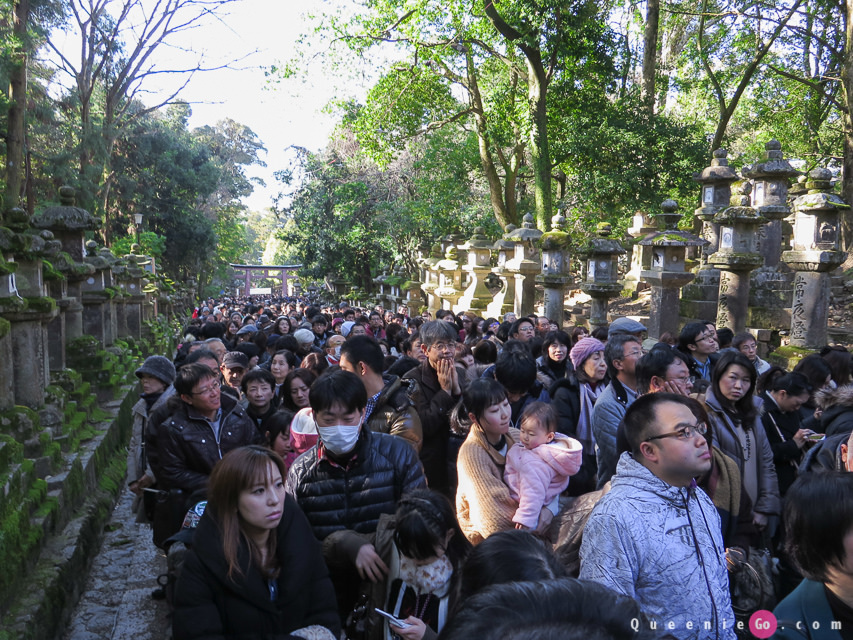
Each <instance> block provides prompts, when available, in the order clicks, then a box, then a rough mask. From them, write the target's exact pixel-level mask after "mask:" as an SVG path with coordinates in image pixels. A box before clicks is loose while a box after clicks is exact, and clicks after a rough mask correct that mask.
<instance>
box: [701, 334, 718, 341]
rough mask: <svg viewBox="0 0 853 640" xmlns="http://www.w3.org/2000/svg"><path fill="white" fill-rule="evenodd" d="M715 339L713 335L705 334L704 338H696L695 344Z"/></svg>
mask: <svg viewBox="0 0 853 640" xmlns="http://www.w3.org/2000/svg"><path fill="white" fill-rule="evenodd" d="M716 339H717V338H716V337H715V336H714V334H713V333H706V334H705V335H704V336H702V337H700V338H696V342H702V341H703V340H716Z"/></svg>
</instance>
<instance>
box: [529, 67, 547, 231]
mask: <svg viewBox="0 0 853 640" xmlns="http://www.w3.org/2000/svg"><path fill="white" fill-rule="evenodd" d="M531 58H533V59H531ZM527 69H528V72H527V87H528V101H529V103H530V116H531V119H532V124H533V126H532V127H531V128H530V157H531V159H532V164H533V197H534V199H535V202H536V226H537V227H538V228H539V229H540V230H541V231H548V230H549V229H550V222H551V215H552V213H551V205H552V196H551V150H550V147H549V145H548V111H547V107H546V103H545V98H546V95H547V92H548V78H547V76H546V73H545V69H544V67H543V66H542V61H541V59H536V56H530V55H528V56H527Z"/></svg>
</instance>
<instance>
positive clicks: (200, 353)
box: [184, 349, 219, 364]
mask: <svg viewBox="0 0 853 640" xmlns="http://www.w3.org/2000/svg"><path fill="white" fill-rule="evenodd" d="M207 359H210V360H214V361H216V362H219V360H218V359H217V358H216V354H215V353H213V351H211V350H210V349H196V350H195V351H193V352H192V353H191V354H190V355H188V356H187V357H186V359H185V360H184V364H193V363H195V362H198V361H199V360H207Z"/></svg>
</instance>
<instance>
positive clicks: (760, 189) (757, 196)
mask: <svg viewBox="0 0 853 640" xmlns="http://www.w3.org/2000/svg"><path fill="white" fill-rule="evenodd" d="M763 204H764V182H760V181H759V182H756V183H755V191H754V192H753V194H752V206H754V207H760V206H761V205H763Z"/></svg>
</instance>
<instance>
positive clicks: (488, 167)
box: [465, 51, 518, 229]
mask: <svg viewBox="0 0 853 640" xmlns="http://www.w3.org/2000/svg"><path fill="white" fill-rule="evenodd" d="M465 66H466V68H467V73H466V76H467V82H468V86H467V89H468V96H469V100H470V104H471V109H472V110H473V112H474V123H475V126H476V128H477V149H478V150H479V152H480V164H481V166H482V167H483V173H484V174H485V175H486V182H488V184H489V202H490V203H491V205H492V212H493V213H494V214H495V219H496V220H497V221H498V224H499V225H501V228H502V229H506V227H507V225H508V224H517V223H518V219H517V216H515V215H511V214H510V212H508V211H507V204H508V203H509V199H508V196H509V193H508V192H506V195H507V199H506V200H505V199H504V194H505V189H504V185H502V184H501V179H500V177H499V176H498V171H497V168H496V167H495V161H494V159H493V158H492V150H491V149H490V148H489V147H490V145H489V131H488V127H487V123H486V115H485V109H484V108H483V98H482V96H481V95H480V85H479V84H478V81H477V72H476V69H475V67H474V60H473V58H472V56H471V53H470V51H466V52H465ZM508 182H509V178H508V177H507V180H506V182H505V183H504V184H508ZM512 192H513V195H514V192H515V179H514V178H513V186H512Z"/></svg>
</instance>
